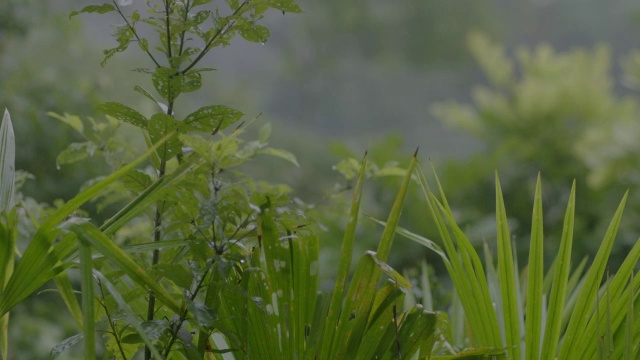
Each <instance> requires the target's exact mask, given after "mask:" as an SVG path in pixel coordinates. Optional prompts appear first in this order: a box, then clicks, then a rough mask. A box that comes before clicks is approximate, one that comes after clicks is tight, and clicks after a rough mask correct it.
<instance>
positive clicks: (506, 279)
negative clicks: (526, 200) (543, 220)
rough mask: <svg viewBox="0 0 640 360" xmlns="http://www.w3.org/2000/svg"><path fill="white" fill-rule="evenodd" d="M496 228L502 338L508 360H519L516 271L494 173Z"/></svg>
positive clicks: (500, 196) (505, 218) (503, 208)
mask: <svg viewBox="0 0 640 360" xmlns="http://www.w3.org/2000/svg"><path fill="white" fill-rule="evenodd" d="M496 227H497V230H498V275H499V278H500V290H501V294H502V309H503V310H502V311H503V316H504V336H505V342H506V346H507V351H508V355H509V359H520V325H519V322H520V314H519V312H518V294H517V292H518V286H517V284H516V274H515V272H516V271H517V269H516V268H515V265H514V261H513V251H512V250H511V235H510V233H509V226H508V224H507V212H506V210H505V207H504V199H503V197H502V189H501V188H500V180H499V179H498V173H497V172H496Z"/></svg>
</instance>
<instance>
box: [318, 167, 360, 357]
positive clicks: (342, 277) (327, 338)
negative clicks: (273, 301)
mask: <svg viewBox="0 0 640 360" xmlns="http://www.w3.org/2000/svg"><path fill="white" fill-rule="evenodd" d="M366 165H367V156H366V154H365V157H364V159H362V165H361V166H360V173H359V175H358V181H357V182H356V187H355V190H354V191H353V198H352V199H351V209H350V210H349V217H348V219H347V228H346V230H345V232H344V237H343V238H342V247H341V249H340V261H339V263H338V275H337V278H336V282H335V285H334V288H333V295H332V296H331V305H330V306H329V313H328V314H327V318H326V322H325V325H324V335H323V337H322V345H321V347H320V349H319V350H320V352H319V354H318V355H319V359H327V358H329V356H330V354H331V348H332V346H333V339H334V337H333V335H334V334H335V333H336V328H337V326H338V316H339V315H340V310H341V308H342V300H343V294H344V290H345V288H346V285H347V277H348V276H349V268H350V267H351V257H352V256H353V245H354V243H355V238H356V229H357V224H358V215H359V214H360V201H361V199H362V183H363V182H364V177H365V168H366Z"/></svg>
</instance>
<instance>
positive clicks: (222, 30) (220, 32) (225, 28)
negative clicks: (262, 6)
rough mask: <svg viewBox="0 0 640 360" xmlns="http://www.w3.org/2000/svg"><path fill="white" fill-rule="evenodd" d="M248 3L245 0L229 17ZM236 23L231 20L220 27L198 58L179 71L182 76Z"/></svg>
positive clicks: (237, 12) (233, 15)
mask: <svg viewBox="0 0 640 360" xmlns="http://www.w3.org/2000/svg"><path fill="white" fill-rule="evenodd" d="M248 3H249V1H248V0H245V1H244V2H243V3H242V4H240V6H238V8H237V9H236V10H235V11H234V12H233V14H231V16H230V17H235V16H237V15H238V14H239V13H240V10H242V8H244V6H245V5H247V4H248ZM235 23H236V21H235V20H231V21H230V22H228V23H227V24H225V25H224V26H222V27H220V28H219V29H218V31H217V32H216V33H215V34H214V35H213V37H212V38H211V39H209V41H208V42H207V43H206V45H205V46H204V48H203V49H202V51H200V54H198V56H197V57H196V58H195V59H194V60H193V62H192V63H191V64H190V65H189V66H187V67H186V68H185V69H184V70H182V71H181V73H182V74H186V73H187V72H188V71H189V70H191V69H192V68H193V67H194V66H196V64H197V63H199V62H200V60H202V58H203V57H204V56H205V55H207V53H208V52H209V50H211V46H212V45H213V43H214V42H215V41H216V40H217V39H218V38H219V37H220V36H224V35H226V34H227V32H229V30H230V29H231V28H232V27H233V25H235Z"/></svg>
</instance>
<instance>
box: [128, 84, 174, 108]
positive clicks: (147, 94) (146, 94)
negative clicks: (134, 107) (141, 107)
mask: <svg viewBox="0 0 640 360" xmlns="http://www.w3.org/2000/svg"><path fill="white" fill-rule="evenodd" d="M133 90H134V91H136V92H139V93H140V94H142V95H144V96H146V97H147V98H148V99H149V100H151V101H153V102H154V103H156V104H158V107H159V108H160V110H162V112H163V113H165V114H166V113H167V111H169V107H167V104H165V103H163V102H160V101H158V100H156V98H155V97H153V95H151V93H149V92H148V91H147V90H145V89H144V88H143V87H141V86H139V85H136V86H135V87H134V88H133Z"/></svg>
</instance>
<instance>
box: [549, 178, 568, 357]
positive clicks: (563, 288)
mask: <svg viewBox="0 0 640 360" xmlns="http://www.w3.org/2000/svg"><path fill="white" fill-rule="evenodd" d="M575 204H576V182H575V181H574V182H573V185H572V186H571V193H570V195H569V201H568V204H567V210H566V212H565V216H564V224H563V226H562V238H561V239H560V250H559V252H558V257H557V259H556V265H555V271H554V275H553V282H552V284H551V295H550V296H549V308H548V311H547V320H546V325H545V331H544V338H543V341H542V354H541V355H542V356H541V359H555V358H556V350H557V348H558V343H559V342H560V330H561V325H562V311H563V309H564V305H565V299H566V293H567V281H568V279H569V271H570V267H571V247H572V244H573V222H574V213H575Z"/></svg>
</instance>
